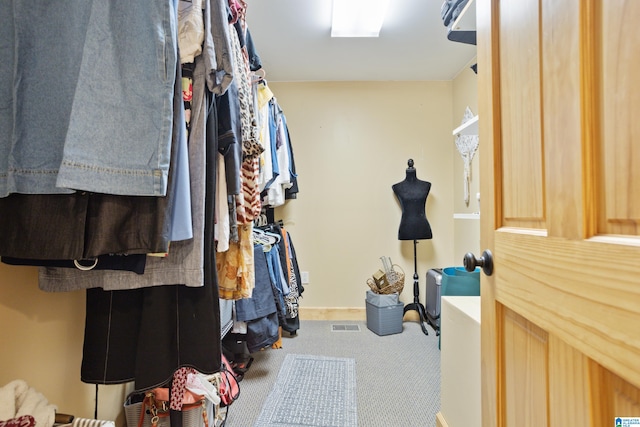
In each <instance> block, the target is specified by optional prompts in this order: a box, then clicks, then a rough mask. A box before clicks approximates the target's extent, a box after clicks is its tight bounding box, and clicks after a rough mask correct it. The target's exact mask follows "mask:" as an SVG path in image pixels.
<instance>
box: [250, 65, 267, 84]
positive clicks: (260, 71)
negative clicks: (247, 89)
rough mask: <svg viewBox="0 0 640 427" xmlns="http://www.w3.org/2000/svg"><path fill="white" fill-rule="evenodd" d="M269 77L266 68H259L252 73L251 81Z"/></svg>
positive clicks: (257, 81)
mask: <svg viewBox="0 0 640 427" xmlns="http://www.w3.org/2000/svg"><path fill="white" fill-rule="evenodd" d="M265 77H267V72H266V71H265V70H264V68H259V69H257V70H256V71H254V72H252V73H251V83H259V82H261V81H263V80H264V78H265Z"/></svg>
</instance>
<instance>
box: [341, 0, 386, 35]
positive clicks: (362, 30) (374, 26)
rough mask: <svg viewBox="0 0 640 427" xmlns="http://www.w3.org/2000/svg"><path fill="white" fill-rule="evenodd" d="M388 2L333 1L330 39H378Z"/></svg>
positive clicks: (362, 0)
mask: <svg viewBox="0 0 640 427" xmlns="http://www.w3.org/2000/svg"><path fill="white" fill-rule="evenodd" d="M388 6H389V0H333V17H332V22H331V37H378V35H379V34H380V28H382V22H383V21H384V16H385V14H386V13H387V8H388Z"/></svg>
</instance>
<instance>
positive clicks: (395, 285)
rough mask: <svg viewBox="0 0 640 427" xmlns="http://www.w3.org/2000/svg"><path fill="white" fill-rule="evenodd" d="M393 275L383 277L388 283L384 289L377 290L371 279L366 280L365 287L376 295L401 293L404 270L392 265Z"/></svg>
mask: <svg viewBox="0 0 640 427" xmlns="http://www.w3.org/2000/svg"><path fill="white" fill-rule="evenodd" d="M392 270H393V274H389V275H385V276H386V278H387V282H388V283H389V284H388V285H387V286H385V287H384V288H379V287H378V285H376V284H375V282H374V281H373V279H371V278H368V279H367V285H369V287H370V288H371V290H372V291H373V292H374V293H376V294H382V295H388V294H393V293H396V292H397V293H401V292H402V289H404V270H403V269H402V268H401V267H400V266H399V265H397V264H393V268H392Z"/></svg>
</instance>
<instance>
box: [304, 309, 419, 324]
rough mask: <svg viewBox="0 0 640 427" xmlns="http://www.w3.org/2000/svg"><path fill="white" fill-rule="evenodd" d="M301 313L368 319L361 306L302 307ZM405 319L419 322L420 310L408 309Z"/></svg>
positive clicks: (313, 317)
mask: <svg viewBox="0 0 640 427" xmlns="http://www.w3.org/2000/svg"><path fill="white" fill-rule="evenodd" d="M299 313H300V319H302V320H367V311H366V309H365V308H360V307H300V308H299ZM403 320H404V321H405V322H417V321H418V320H419V316H418V312H417V311H415V310H410V311H407V312H406V313H405V315H404V318H403Z"/></svg>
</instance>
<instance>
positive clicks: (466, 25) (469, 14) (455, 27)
mask: <svg viewBox="0 0 640 427" xmlns="http://www.w3.org/2000/svg"><path fill="white" fill-rule="evenodd" d="M450 28H451V31H453V32H455V31H475V30H476V5H475V0H469V2H468V3H467V4H466V5H465V7H464V9H462V11H461V12H460V14H459V15H458V17H457V18H456V20H455V21H453V24H451V27H450Z"/></svg>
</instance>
